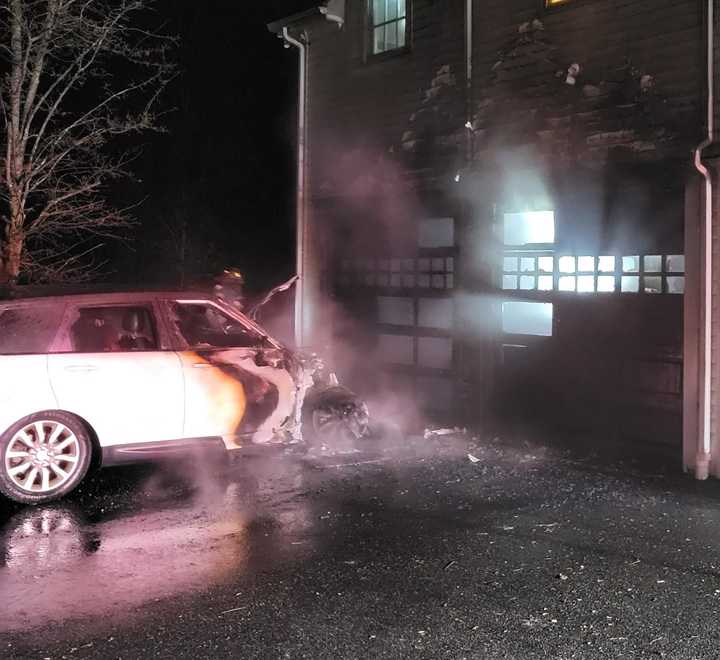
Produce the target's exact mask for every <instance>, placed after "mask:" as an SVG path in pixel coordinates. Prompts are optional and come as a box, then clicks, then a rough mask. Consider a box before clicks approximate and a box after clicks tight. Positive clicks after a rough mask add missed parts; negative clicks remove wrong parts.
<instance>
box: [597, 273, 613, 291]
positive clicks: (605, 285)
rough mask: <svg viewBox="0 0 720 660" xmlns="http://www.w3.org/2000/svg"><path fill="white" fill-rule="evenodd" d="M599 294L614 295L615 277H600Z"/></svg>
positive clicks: (598, 280) (598, 283) (598, 282)
mask: <svg viewBox="0 0 720 660" xmlns="http://www.w3.org/2000/svg"><path fill="white" fill-rule="evenodd" d="M597 290H598V293H613V292H614V291H615V276H614V275H600V276H599V277H598V278H597Z"/></svg>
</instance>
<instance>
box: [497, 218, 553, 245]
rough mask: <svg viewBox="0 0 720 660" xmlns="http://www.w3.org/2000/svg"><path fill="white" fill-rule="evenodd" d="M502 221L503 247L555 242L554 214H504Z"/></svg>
mask: <svg viewBox="0 0 720 660" xmlns="http://www.w3.org/2000/svg"><path fill="white" fill-rule="evenodd" d="M504 220H505V223H504V224H505V226H504V243H505V245H512V246H517V245H534V244H548V243H554V242H555V213H554V212H553V211H529V212H526V213H506V214H505V218H504Z"/></svg>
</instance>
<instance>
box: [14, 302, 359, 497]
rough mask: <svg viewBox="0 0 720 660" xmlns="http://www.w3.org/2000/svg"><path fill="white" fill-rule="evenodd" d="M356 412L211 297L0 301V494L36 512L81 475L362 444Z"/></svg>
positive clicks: (300, 361)
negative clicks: (251, 449)
mask: <svg viewBox="0 0 720 660" xmlns="http://www.w3.org/2000/svg"><path fill="white" fill-rule="evenodd" d="M367 424H368V413H367V408H366V406H365V404H364V403H363V402H362V401H360V400H359V399H358V398H357V397H356V396H355V395H354V394H353V393H352V392H350V391H349V390H347V389H345V388H343V387H341V386H339V385H338V384H337V382H336V381H335V380H334V378H332V377H330V378H326V377H325V376H324V375H323V370H322V367H321V365H320V363H319V362H318V361H316V360H307V359H305V358H303V357H302V356H300V355H298V354H297V353H294V352H292V351H290V350H288V349H287V348H285V347H284V346H282V345H281V344H280V343H279V342H278V341H276V340H274V339H272V338H271V337H270V336H269V335H268V334H267V333H266V332H265V331H264V330H263V329H262V328H261V327H260V326H259V325H257V324H256V323H254V322H252V321H250V320H249V319H248V318H247V317H245V316H244V315H243V314H241V313H240V312H238V311H237V310H236V309H234V308H232V307H229V306H226V305H224V304H223V303H222V302H219V301H217V300H215V299H213V298H212V297H211V296H208V295H204V294H195V293H178V292H133V293H109V294H82V295H72V296H56V297H49V298H47V297H46V298H30V299H20V300H12V301H2V300H0V492H1V493H3V494H4V495H6V496H7V497H9V498H11V499H13V500H15V501H18V502H23V503H40V502H47V501H50V500H53V499H56V498H58V497H61V496H62V495H65V494H66V493H68V492H69V491H71V490H72V489H73V488H75V487H76V486H77V485H78V484H79V483H80V481H81V480H82V479H83V477H84V476H85V475H86V473H87V471H88V469H89V467H90V465H91V464H93V463H97V464H99V465H103V466H105V465H115V464H118V463H127V462H136V461H139V460H148V459H155V458H158V457H161V456H164V455H167V454H168V453H171V454H172V453H176V452H179V451H186V450H188V449H197V448H205V447H213V446H215V447H224V448H225V449H238V448H240V447H242V446H243V445H245V444H248V443H269V442H274V441H282V440H285V439H299V438H300V431H301V429H302V431H303V433H304V434H305V440H311V439H312V438H315V439H318V438H319V439H321V440H323V439H324V437H326V436H327V435H328V434H329V433H333V434H335V433H338V432H339V433H345V434H349V435H351V436H353V437H360V436H362V435H363V434H364V433H365V432H366V430H367Z"/></svg>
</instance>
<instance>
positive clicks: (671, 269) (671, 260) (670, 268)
mask: <svg viewBox="0 0 720 660" xmlns="http://www.w3.org/2000/svg"><path fill="white" fill-rule="evenodd" d="M665 261H666V264H665V270H666V271H667V272H668V273H684V272H685V255H683V254H671V255H670V256H668V257H667V259H666V260H665Z"/></svg>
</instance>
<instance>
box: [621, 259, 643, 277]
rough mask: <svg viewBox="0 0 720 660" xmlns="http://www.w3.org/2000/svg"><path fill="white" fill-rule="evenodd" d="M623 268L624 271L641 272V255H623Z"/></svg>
mask: <svg viewBox="0 0 720 660" xmlns="http://www.w3.org/2000/svg"><path fill="white" fill-rule="evenodd" d="M622 270H623V273H639V272H640V257H623V258H622Z"/></svg>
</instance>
